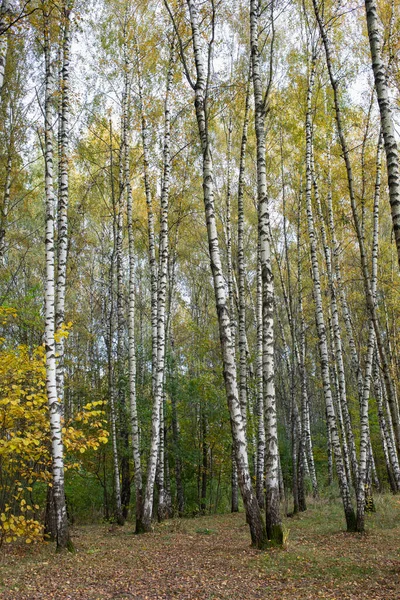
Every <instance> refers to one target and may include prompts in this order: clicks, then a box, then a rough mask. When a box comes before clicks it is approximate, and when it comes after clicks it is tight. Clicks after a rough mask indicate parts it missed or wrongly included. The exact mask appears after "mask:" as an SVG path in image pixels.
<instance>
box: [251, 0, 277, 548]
mask: <svg viewBox="0 0 400 600" xmlns="http://www.w3.org/2000/svg"><path fill="white" fill-rule="evenodd" d="M271 12H272V9H271ZM258 20H259V4H258V2H257V1H256V0H250V43H251V60H252V75H253V90H254V102H255V113H254V119H255V130H256V139H257V196H258V236H259V244H260V262H261V278H262V312H263V395H264V411H265V447H266V452H265V473H266V474H265V488H266V527H267V536H268V539H269V540H271V541H272V542H273V543H277V544H282V541H283V530H282V522H281V516H280V508H279V473H278V472H279V465H278V456H279V448H278V429H277V420H276V398H275V383H274V283H273V276H272V265H271V249H270V239H269V208H268V197H267V173H266V158H265V154H266V147H265V117H266V101H267V99H268V94H266V96H265V97H263V92H262V81H261V65H260V54H259V49H258V27H259V23H258ZM272 26H273V13H272ZM270 83H271V78H270Z"/></svg>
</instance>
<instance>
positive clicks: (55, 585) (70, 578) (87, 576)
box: [0, 496, 400, 600]
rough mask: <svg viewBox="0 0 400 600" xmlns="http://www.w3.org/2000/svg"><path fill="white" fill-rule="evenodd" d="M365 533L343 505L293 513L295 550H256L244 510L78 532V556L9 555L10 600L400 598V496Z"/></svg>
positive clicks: (37, 550)
mask: <svg viewBox="0 0 400 600" xmlns="http://www.w3.org/2000/svg"><path fill="white" fill-rule="evenodd" d="M376 507H377V512H376V513H375V514H372V515H371V516H368V520H367V528H368V532H367V533H366V534H365V535H359V534H347V533H346V532H345V531H343V525H344V523H343V513H342V510H341V506H340V504H339V503H337V502H329V501H327V500H321V501H319V502H318V503H314V504H312V505H311V508H310V509H309V510H308V511H307V512H306V513H303V514H302V515H300V516H296V517H293V518H288V519H286V520H285V525H286V527H287V528H288V529H289V538H288V542H287V548H286V549H283V550H282V549H269V550H267V551H266V552H260V551H257V550H254V549H253V548H250V547H249V531H248V527H247V526H246V524H245V521H244V515H243V513H240V514H235V515H230V514H229V515H216V516H210V517H199V518H195V519H183V520H179V521H178V520H172V521H168V522H165V523H163V524H161V525H157V526H156V528H155V531H154V533H150V534H146V535H142V536H136V535H134V534H133V526H132V525H131V524H129V525H126V526H125V527H123V528H117V527H114V526H111V527H110V525H96V526H84V527H74V528H73V540H74V543H75V546H76V553H75V554H69V553H66V554H61V555H56V554H55V553H54V546H53V545H52V544H43V545H36V546H28V545H26V544H24V545H22V544H19V545H18V544H16V545H14V546H12V545H11V546H9V547H5V548H3V549H2V550H1V552H0V599H1V600H49V599H52V600H67V599H68V600H70V599H71V600H106V599H107V600H111V599H118V600H123V599H130V598H136V599H137V600H145V599H146V600H156V599H157V600H169V599H171V600H172V599H181V600H186V599H191V600H195V599H196V600H197V599H198V600H212V599H220V598H221V599H222V598H226V599H229V600H252V599H255V598H259V599H261V598H264V599H265V600H267V599H268V600H275V599H279V600H284V599H290V600H297V599H303V598H310V599H317V598H329V599H340V600H342V599H343V600H344V599H368V600H374V599H382V600H395V599H396V600H399V599H400V500H399V498H396V497H390V496H382V497H378V498H376Z"/></svg>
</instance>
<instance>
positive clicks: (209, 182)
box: [166, 0, 267, 548]
mask: <svg viewBox="0 0 400 600" xmlns="http://www.w3.org/2000/svg"><path fill="white" fill-rule="evenodd" d="M166 6H167V9H168V11H169V14H170V16H171V17H172V18H173V16H172V13H171V9H170V7H169V5H168V3H166ZM212 6H213V9H214V5H212ZM187 7H188V11H189V18H190V25H191V32H192V47H193V53H194V62H195V70H196V82H195V84H193V82H192V79H191V77H190V74H189V71H188V70H187V69H186V68H185V71H186V74H187V77H188V81H189V83H190V84H191V85H192V87H193V89H194V93H195V112H196V120H197V126H198V132H199V137H200V142H201V149H202V159H203V160H202V170H203V196H204V208H205V216H206V225H207V234H208V244H209V254H210V262H211V271H212V276H213V282H214V292H215V302H216V308H217V316H218V324H219V333H220V342H221V350H222V356H223V366H224V381H225V389H226V395H227V401H228V408H229V412H230V421H231V429H232V437H233V444H234V449H235V456H236V464H237V468H238V478H239V487H240V491H241V494H242V497H243V502H244V505H245V509H246V517H247V523H248V524H249V527H250V534H251V540H252V543H253V545H255V546H257V547H258V548H263V547H265V545H266V542H267V539H266V532H265V526H264V523H263V519H262V516H261V513H260V509H259V506H258V502H257V498H256V495H255V493H254V490H253V486H252V482H251V475H250V469H249V463H248V454H247V440H246V435H245V429H244V423H243V419H242V413H241V407H240V402H239V395H238V387H237V379H236V360H235V353H234V349H233V347H232V332H231V320H230V315H229V309H228V305H227V294H226V289H225V282H224V278H223V273H222V263H221V252H220V248H219V241H218V233H217V225H216V218H215V206H214V175H213V165H212V159H211V147H210V139H209V130H208V107H207V96H208V91H209V80H210V76H211V72H210V70H211V65H210V62H211V51H212V42H211V44H210V45H209V49H208V67H206V65H205V61H204V57H203V52H202V46H201V35H200V29H199V16H198V8H197V3H196V2H195V1H194V0H187ZM213 17H215V14H214V10H213ZM214 24H215V23H214V21H213V25H214ZM213 36H214V27H213ZM212 41H213V39H212ZM181 58H182V61H183V62H184V65H186V61H185V58H184V55H183V54H182V53H181ZM186 66H187V65H186Z"/></svg>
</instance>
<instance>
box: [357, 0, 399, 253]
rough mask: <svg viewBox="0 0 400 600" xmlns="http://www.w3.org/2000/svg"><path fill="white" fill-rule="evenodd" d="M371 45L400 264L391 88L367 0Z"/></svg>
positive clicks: (372, 1)
mask: <svg viewBox="0 0 400 600" xmlns="http://www.w3.org/2000/svg"><path fill="white" fill-rule="evenodd" d="M365 12H366V17H367V29H368V38H369V46H370V50H371V59H372V69H373V72H374V80H375V91H376V96H377V98H378V105H379V111H380V117H381V127H382V133H383V139H384V144H385V153H386V166H387V174H388V184H389V201H390V208H391V213H392V221H393V232H394V238H395V241H396V247H397V257H398V261H399V265H400V167H399V150H398V146H397V141H396V136H395V130H394V122H393V115H392V110H391V106H390V95H389V86H388V79H387V73H386V66H385V62H384V60H383V55H382V35H381V31H380V25H379V18H378V10H377V4H376V2H375V0H365Z"/></svg>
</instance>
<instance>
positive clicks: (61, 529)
mask: <svg viewBox="0 0 400 600" xmlns="http://www.w3.org/2000/svg"><path fill="white" fill-rule="evenodd" d="M43 21H44V59H45V98H44V138H45V139H44V153H45V155H44V159H45V195H46V280H45V334H44V338H45V348H46V392H47V400H48V406H49V417H50V430H51V458H52V471H53V479H52V483H53V498H54V505H55V512H56V529H57V540H56V541H57V549H58V550H62V549H64V548H68V549H69V550H72V548H73V546H72V542H71V540H70V537H69V528H68V519H67V509H66V503H65V489H64V446H63V438H62V423H61V405H60V403H59V401H58V395H57V383H56V378H57V364H56V362H57V361H56V346H55V338H54V334H55V309H54V306H55V267H54V255H55V252H54V212H55V210H54V209H55V206H54V204H55V197H54V189H53V143H52V126H51V113H52V108H51V105H52V93H51V48H50V23H49V14H48V13H47V11H46V9H45V6H44V5H43Z"/></svg>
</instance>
